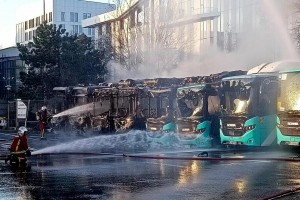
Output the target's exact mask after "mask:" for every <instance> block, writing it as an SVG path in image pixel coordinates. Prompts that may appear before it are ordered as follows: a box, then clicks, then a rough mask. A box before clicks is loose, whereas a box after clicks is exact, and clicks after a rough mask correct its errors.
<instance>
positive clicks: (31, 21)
mask: <svg viewBox="0 0 300 200" xmlns="http://www.w3.org/2000/svg"><path fill="white" fill-rule="evenodd" d="M33 27H34V19H31V20H29V28H33Z"/></svg>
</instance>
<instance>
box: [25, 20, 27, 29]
mask: <svg viewBox="0 0 300 200" xmlns="http://www.w3.org/2000/svg"><path fill="white" fill-rule="evenodd" d="M27 29H28V21H26V22H25V30H27Z"/></svg>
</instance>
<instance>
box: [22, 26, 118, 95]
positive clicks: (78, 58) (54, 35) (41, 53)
mask: <svg viewBox="0 0 300 200" xmlns="http://www.w3.org/2000/svg"><path fill="white" fill-rule="evenodd" d="M17 47H18V49H19V51H20V58H21V59H22V60H24V61H25V64H26V66H27V70H26V72H21V73H20V80H21V82H22V86H21V87H20V89H19V91H18V96H19V97H21V98H23V99H47V98H49V97H51V96H52V90H53V88H54V87H57V86H74V85H77V84H98V83H99V82H103V81H104V77H105V75H106V74H107V73H108V71H107V69H106V64H107V62H108V61H109V60H110V59H111V57H112V54H111V53H109V52H110V51H111V48H108V47H107V46H105V45H103V46H100V50H96V49H95V48H94V45H93V42H92V41H91V39H90V38H88V37H87V36H86V35H84V34H81V35H77V34H75V35H70V34H68V33H66V32H65V30H64V29H62V27H61V26H59V27H56V25H53V24H46V23H43V24H41V25H40V26H39V27H38V28H37V30H36V37H33V42H29V43H28V44H27V45H25V44H17ZM103 52H104V53H103Z"/></svg>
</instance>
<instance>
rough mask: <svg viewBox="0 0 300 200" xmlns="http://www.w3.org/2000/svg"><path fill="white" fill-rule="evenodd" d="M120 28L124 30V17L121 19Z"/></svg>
mask: <svg viewBox="0 0 300 200" xmlns="http://www.w3.org/2000/svg"><path fill="white" fill-rule="evenodd" d="M120 29H121V30H124V19H121V20H120Z"/></svg>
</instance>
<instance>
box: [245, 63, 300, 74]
mask: <svg viewBox="0 0 300 200" xmlns="http://www.w3.org/2000/svg"><path fill="white" fill-rule="evenodd" d="M296 67H300V61H299V60H281V61H277V62H271V63H263V64H260V65H258V66H256V67H253V68H252V69H250V70H249V71H248V72H247V74H257V73H270V72H273V73H275V72H279V71H281V70H286V69H291V68H296Z"/></svg>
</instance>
